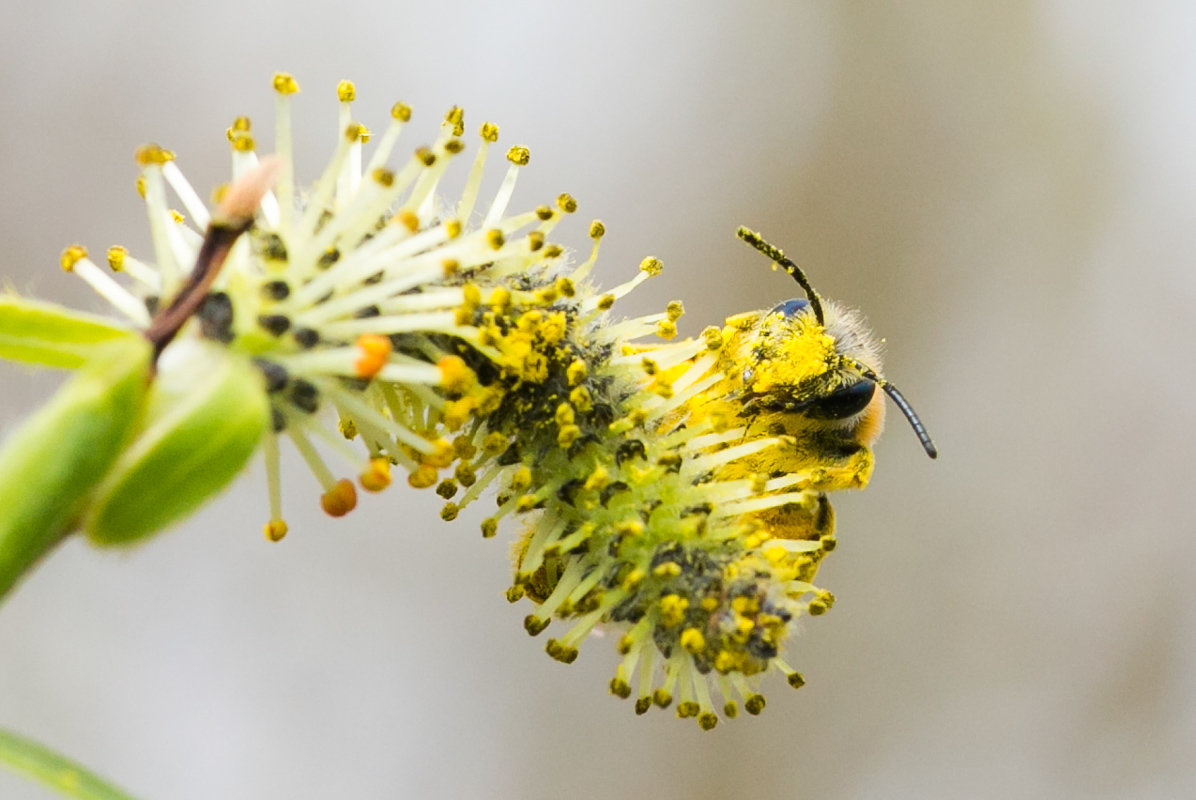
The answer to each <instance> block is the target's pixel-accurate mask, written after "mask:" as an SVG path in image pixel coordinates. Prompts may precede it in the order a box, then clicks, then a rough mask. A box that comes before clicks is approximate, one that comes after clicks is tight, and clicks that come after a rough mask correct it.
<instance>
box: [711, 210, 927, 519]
mask: <svg viewBox="0 0 1196 800" xmlns="http://www.w3.org/2000/svg"><path fill="white" fill-rule="evenodd" d="M738 234H739V237H740V238H741V239H743V240H744V241H745V242H747V243H748V244H750V245H751V246H752V247H754V248H756V249H757V250H759V251H760V252H761V253H763V254H764V255H766V256H768V257H769V258H771V259H772V260H773V262H774V263H775V264H776V265H778V266H780V267H781V268H782V269H783V270H785V272H787V273H789V275H791V276H792V277H793V278H794V279H795V280H796V281H797V282H798V284H800V285H801V287H802V289H804V290H805V293H806V297H805V298H797V299H793V300H787V301H785V302H783V303H780V304H778V305H776V306H775V307H773V308H771V309H769V310H767V311H755V312H749V313H745V314H738V315H736V316H734V317H731V318H729V319H728V320H727V324H726V327H724V328H723V330H722V332H721V335H722V347H721V349H720V355H719V369H720V370H721V372H722V373H723V376H724V378H723V380H722V381H721V382H720V383H719V384H718V385H716V386H714V387H712V388H711V390H710V391H708V392H705V393H703V396H702V399H701V402H700V403H699V404H695V405H697V406H698V408H695V409H694V410H695V411H698V409H699V408H700V409H701V413H705V414H720V415H724V416H725V417H727V418H729V419H732V420H734V425H735V426H743V428H744V439H745V440H746V439H759V438H762V437H769V436H772V437H780V439H779V442H780V443H779V444H777V445H775V446H773V447H769V448H767V449H765V450H762V451H760V452H758V453H755V454H753V455H751V456H748V457H746V458H741V459H739V460H737V461H735V462H732V463H731V464H729V465H728V466H727V467H726V468H725V472H724V473H723V475H722V477H723V478H731V477H741V476H748V475H753V476H759V477H763V478H774V477H779V476H782V475H793V474H800V473H806V474H807V475H808V476H809V477H808V480H806V481H805V482H804V485H803V486H802V489H803V490H804V491H805V492H806V497H807V498H809V499H810V500H811V502H807V503H791V504H788V505H784V506H780V507H777V508H773V509H770V510H769V511H768V512H765V513H762V514H761V515H759V516H760V519H761V521H762V522H764V523H765V525H766V526H767V527H768V529H769V533H770V534H771V535H772V536H775V537H779V538H786V539H820V538H823V537H825V536H828V535H830V534H831V533H832V532H833V530H834V517H833V512H832V509H831V507H830V504H829V503H828V502H827V500H826V492H829V491H834V490H837V489H862V488H863V487H864V486H866V485H867V483H868V480H869V478H870V477H871V475H872V466H873V456H872V449H871V448H872V445H873V443H874V442H875V441H876V439H877V437H879V436H880V432H881V429H882V428H883V426H884V417H885V405H884V398H883V395H882V394H881V393H880V392H877V391H876V390H877V388H878V387H879V388H880V389H882V390H883V391H884V394H887V395H888V396H889V397H890V398H892V399H893V402H894V403H895V404H896V405H897V407H898V408H899V409H900V410H901V412H902V414H904V415H905V417H906V419H907V420H909V422H910V425H911V426H912V427H913V429H914V433H915V434H916V435H917V436H918V439H919V441H921V443H922V447H923V448H924V449H925V450H926V454H927V455H929V456H930V457H931V458H935V457H936V456H937V455H938V451H937V450H936V449H935V446H934V443H933V442H932V441H931V439H930V436H929V434H927V432H926V429H925V427H924V426H923V425H922V422H921V420H919V419H918V415H917V414H916V413H915V412H914V410H913V408H912V407H911V406H910V404H909V402H908V401H906V399H905V397H904V396H903V395H902V394H901V392H899V391H898V390H897V387H895V386H894V385H893V384H892V383H890V382H889V381H887V380H886V379H885V378H883V377H881V375H880V371H881V359H880V347H879V342H878V341H877V340H876V338H875V337H874V336H873V335H872V332H871V331H870V330H869V328H868V326H867V324H866V323H865V321H864V319H863V317H862V316H861V315H860V314H859V313H858V312H856V311H854V310H852V309H849V308H845V307H843V306H841V305H839V304H838V303H835V302H833V301H829V300H826V299H824V298H822V297H821V296H819V294H818V292H816V291H815V290H814V288H813V286H811V285H810V282H809V281H808V280H807V278H806V276H805V274H804V273H803V272H802V271H801V269H800V268H799V267H798V266H797V265H796V264H795V263H794V262H793V261H791V260H790V259H788V258H786V257H785V254H784V253H782V252H781V251H780V250H779V249H777V248H776V247H773V246H772V245H770V244H768V243H767V242H765V241H764V240H763V239H762V238H761V237H760V236H759V235H758V234H756V233H753V232H752V231H749V230H748V229H746V228H740V229H739V231H738Z"/></svg>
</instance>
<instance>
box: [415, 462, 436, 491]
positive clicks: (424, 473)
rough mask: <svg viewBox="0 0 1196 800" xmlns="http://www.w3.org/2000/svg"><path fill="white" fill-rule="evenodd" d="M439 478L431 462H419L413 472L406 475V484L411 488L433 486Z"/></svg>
mask: <svg viewBox="0 0 1196 800" xmlns="http://www.w3.org/2000/svg"><path fill="white" fill-rule="evenodd" d="M439 478H440V475H439V473H437V471H436V467H433V466H432V465H431V464H420V465H419V466H418V467H416V468H415V471H414V472H412V473H411V474H410V475H408V476H407V485H408V486H410V487H411V488H412V489H427V488H429V487H431V486H435V485H436V483H437V481H438V479H439Z"/></svg>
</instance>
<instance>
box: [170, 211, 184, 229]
mask: <svg viewBox="0 0 1196 800" xmlns="http://www.w3.org/2000/svg"><path fill="white" fill-rule="evenodd" d="M170 218H171V219H173V220H174V221H175V222H177V223H178V224H180V225H182V224H183V223H184V222H185V221H186V220H187V218H186V217H184V216H183V214H182V212H180V211H176V210H175V209H173V208H172V209H170Z"/></svg>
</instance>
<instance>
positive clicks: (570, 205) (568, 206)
mask: <svg viewBox="0 0 1196 800" xmlns="http://www.w3.org/2000/svg"><path fill="white" fill-rule="evenodd" d="M556 205H557V208H559V209H560V210H561V211H564V212H565V213H566V214H572V213H573V212H574V211H576V210H577V201H576V200H574V199H573V195H571V194H567V193H566V194H562V195H560V196H559V197H557V199H556Z"/></svg>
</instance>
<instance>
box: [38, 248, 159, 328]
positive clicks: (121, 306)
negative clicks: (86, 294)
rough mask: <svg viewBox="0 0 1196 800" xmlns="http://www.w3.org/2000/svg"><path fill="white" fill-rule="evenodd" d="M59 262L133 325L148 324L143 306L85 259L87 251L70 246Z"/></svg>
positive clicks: (110, 276)
mask: <svg viewBox="0 0 1196 800" xmlns="http://www.w3.org/2000/svg"><path fill="white" fill-rule="evenodd" d="M60 262H61V264H62V268H63V269H64V270H66V271H67V272H73V273H75V274H76V275H78V276H79V277H80V278H82V279H83V281H84V283H86V284H87V285H88V286H90V287H91V288H92V289H94V290H95V291H96V293H97V294H98V295H100V297H103V298H104V299H105V300H107V301H108V302H109V303H111V304H112V305H113V306H115V307H116V309H117V310H118V311H120V312H121V313H122V314H124V315H125V316H126V317H128V318H129V319H130V320H132V321H133V322H134V323H136V324H137V325H139V326H143V327H144V326H146V325H148V324H149V321H150V316H149V311H147V310H146V308H145V304H144V303H142V302H141V301H140V300H138V299H137V298H136V297H134V296H133V295H131V294H129V292H128V290H127V289H125V288H124V287H123V286H121V285H120V284H119V283H117V282H116V281H115V280H114V279H113V278H112V275H111V274H110V273H108V272H105V271H104V270H102V269H100V268H99V267H97V266H96V265H95V263H94V262H93V261H92V260H91V259H90V258H88V257H87V250H86V249H84V248H83V247H82V246H81V245H77V244H76V245H71V246H70V247H68V248H66V249H65V250H63V251H62V257H61V258H60Z"/></svg>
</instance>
